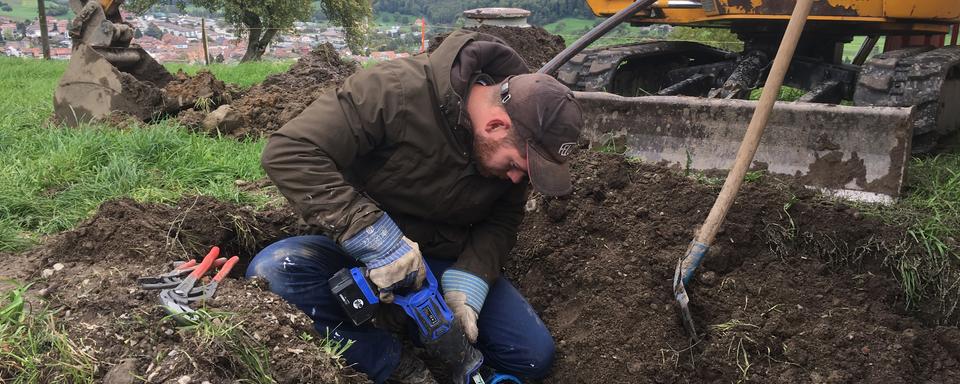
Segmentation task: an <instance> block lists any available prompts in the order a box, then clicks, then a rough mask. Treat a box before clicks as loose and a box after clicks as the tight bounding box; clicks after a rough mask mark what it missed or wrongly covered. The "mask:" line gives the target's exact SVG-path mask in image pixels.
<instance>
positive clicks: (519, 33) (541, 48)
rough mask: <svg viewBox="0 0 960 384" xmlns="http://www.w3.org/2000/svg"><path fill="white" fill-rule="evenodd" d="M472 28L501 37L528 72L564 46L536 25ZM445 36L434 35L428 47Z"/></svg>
mask: <svg viewBox="0 0 960 384" xmlns="http://www.w3.org/2000/svg"><path fill="white" fill-rule="evenodd" d="M474 29H475V30H477V31H480V32H483V33H486V34H490V35H493V36H496V37H499V38H500V39H502V40H503V41H504V42H505V43H507V45H509V46H510V47H511V48H513V50H515V51H517V53H519V54H520V57H523V60H524V61H525V62H526V63H527V67H528V68H529V69H530V72H535V71H536V70H537V69H540V67H542V66H543V65H544V64H546V63H547V62H548V61H550V59H552V58H553V57H554V56H556V55H557V54H558V53H560V51H562V50H563V49H564V48H566V45H564V43H563V38H562V37H560V36H559V35H554V34H551V33H550V32H547V30H545V29H543V28H541V27H537V26H531V27H528V28H520V27H495V26H490V25H481V26H480V27H478V28H474ZM446 36H447V35H441V36H437V37H435V38H434V39H433V40H431V41H430V47H433V48H436V47H438V46H440V43H441V42H443V39H444V38H445V37H446Z"/></svg>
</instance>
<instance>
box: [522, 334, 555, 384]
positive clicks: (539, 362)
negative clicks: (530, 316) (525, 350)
mask: <svg viewBox="0 0 960 384" xmlns="http://www.w3.org/2000/svg"><path fill="white" fill-rule="evenodd" d="M555 354H556V349H555V347H554V344H553V339H549V338H548V340H546V341H545V342H543V343H539V344H537V345H534V346H533V348H532V349H531V351H530V353H529V356H527V359H526V362H525V365H524V366H523V367H517V373H519V374H520V375H521V376H523V377H526V378H530V379H542V378H544V377H546V376H547V374H549V373H550V368H551V367H552V366H553V358H554V355H555Z"/></svg>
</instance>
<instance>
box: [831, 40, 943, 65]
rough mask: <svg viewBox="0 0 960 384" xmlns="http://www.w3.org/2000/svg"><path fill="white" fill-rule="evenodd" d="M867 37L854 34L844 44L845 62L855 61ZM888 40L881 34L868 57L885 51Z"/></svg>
mask: <svg viewBox="0 0 960 384" xmlns="http://www.w3.org/2000/svg"><path fill="white" fill-rule="evenodd" d="M866 39H867V37H866V36H854V37H853V41H851V42H849V43H846V44H844V45H843V62H844V63H850V62H852V61H853V58H854V57H856V56H857V52H860V46H862V45H863V41H864V40H866ZM886 40H887V38H886V37H883V36H881V37H880V40H878V41H877V44H876V45H874V46H873V51H871V53H870V56H868V57H873V55H876V54H878V53H880V52H883V44H884V42H885V41H886ZM948 41H949V40H948Z"/></svg>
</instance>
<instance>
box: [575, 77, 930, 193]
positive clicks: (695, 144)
mask: <svg viewBox="0 0 960 384" xmlns="http://www.w3.org/2000/svg"><path fill="white" fill-rule="evenodd" d="M575 94H576V97H577V99H578V100H580V102H581V104H582V106H583V108H584V120H585V126H584V132H583V135H584V137H585V138H586V139H588V140H590V141H591V143H592V145H594V146H597V145H599V146H613V147H615V148H619V149H618V150H620V151H624V152H625V155H627V156H630V157H638V158H640V159H642V160H644V161H648V162H653V163H660V164H665V165H667V166H671V167H675V168H679V169H689V170H699V171H709V170H728V169H730V167H731V166H732V164H733V161H734V158H735V157H736V154H737V149H738V148H739V146H740V142H741V141H742V140H743V136H744V133H745V132H746V129H747V126H748V123H749V121H750V118H751V116H752V115H753V110H754V108H755V107H756V102H753V101H747V100H719V99H705V98H696V97H680V96H646V97H622V96H618V95H614V94H610V93H606V92H575ZM913 119H914V111H913V108H899V107H848V106H839V105H828V104H815V103H799V102H778V103H777V104H776V105H775V107H774V110H773V114H772V115H771V117H770V120H769V122H768V123H767V128H766V130H765V131H764V134H763V137H762V139H761V141H760V147H759V149H758V150H757V154H756V156H755V157H754V163H753V166H754V167H756V168H762V169H766V170H767V171H768V172H770V173H772V174H777V175H784V176H789V177H794V178H796V179H797V180H799V181H800V182H802V183H803V184H804V185H807V186H810V187H815V188H819V189H821V190H823V191H825V192H828V193H831V194H834V195H838V196H841V197H844V198H849V199H854V200H860V201H870V202H882V203H887V202H892V201H893V200H894V199H896V197H897V196H898V195H899V194H900V188H901V186H902V184H903V180H904V171H905V168H906V165H907V161H908V159H909V156H910V148H911V137H912V129H913V128H912V127H913Z"/></svg>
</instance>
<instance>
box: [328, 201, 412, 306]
mask: <svg viewBox="0 0 960 384" xmlns="http://www.w3.org/2000/svg"><path fill="white" fill-rule="evenodd" d="M342 245H343V250H344V251H346V252H347V254H349V255H350V256H352V257H353V258H355V259H357V260H359V261H360V262H362V263H363V264H365V265H366V266H367V277H369V278H370V281H372V282H373V284H374V285H376V286H377V288H379V289H380V300H382V301H384V302H387V303H390V302H393V291H394V290H396V289H398V288H401V287H407V286H410V287H413V289H414V290H416V289H420V287H421V286H422V284H423V280H424V279H425V278H426V277H427V270H426V269H425V268H424V266H423V256H422V255H420V247H419V246H418V245H417V243H414V242H413V241H412V240H410V239H408V238H406V236H403V232H400V228H399V227H397V224H396V223H394V222H393V220H391V219H390V216H388V215H387V214H386V213H384V214H383V216H380V219H379V220H377V222H375V223H373V224H372V225H370V226H369V227H367V228H364V229H363V230H362V231H360V232H358V233H357V234H356V235H353V237H351V238H349V239H347V240H346V241H344V242H343V244H342Z"/></svg>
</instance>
